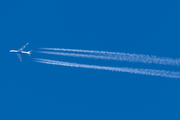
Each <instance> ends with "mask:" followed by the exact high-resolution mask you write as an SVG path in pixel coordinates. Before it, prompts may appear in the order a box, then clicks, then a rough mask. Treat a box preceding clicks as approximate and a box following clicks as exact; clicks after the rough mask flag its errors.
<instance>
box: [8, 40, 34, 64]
mask: <svg viewBox="0 0 180 120" xmlns="http://www.w3.org/2000/svg"><path fill="white" fill-rule="evenodd" d="M28 44H29V43H27V44H26V45H24V46H22V48H20V49H19V50H10V52H12V53H16V54H17V56H18V58H19V59H20V61H21V62H22V58H21V54H28V55H29V56H30V55H31V52H32V50H31V51H23V49H24V48H25V47H26V46H27V45H28Z"/></svg>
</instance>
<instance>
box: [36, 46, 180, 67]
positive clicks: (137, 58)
mask: <svg viewBox="0 0 180 120" xmlns="http://www.w3.org/2000/svg"><path fill="white" fill-rule="evenodd" d="M43 49H50V50H51V49H53V48H43ZM53 50H56V49H53ZM58 50H59V49H58ZM60 50H61V49H60ZM62 50H64V49H62ZM65 50H67V51H69V50H71V49H65ZM73 50H74V49H72V50H71V51H73ZM74 51H78V52H79V51H84V53H86V51H89V50H74ZM38 52H40V53H45V54H53V55H63V56H73V57H83V58H94V59H108V60H119V61H128V62H142V63H155V64H163V65H177V66H179V65H180V59H172V58H160V57H156V56H151V57H150V56H148V55H137V54H129V53H128V54H125V53H113V54H110V53H112V52H108V53H109V54H104V53H107V52H103V51H94V53H101V52H102V54H98V55H97V54H78V53H63V52H48V51H38ZM91 53H93V51H91Z"/></svg>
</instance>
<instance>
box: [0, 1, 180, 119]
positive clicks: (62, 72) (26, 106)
mask: <svg viewBox="0 0 180 120" xmlns="http://www.w3.org/2000/svg"><path fill="white" fill-rule="evenodd" d="M179 15H180V1H179V0H149V1H147V0H116V1H112V0H111V1H110V0H109V1H107V0H90V1H87V0H0V48H1V50H0V53H1V60H0V61H1V63H0V120H41V119H42V120H60V119H61V120H135V119H136V120H154V119H157V120H159V119H162V120H170V119H171V120H179V119H180V116H179V113H180V96H179V92H180V80H179V79H171V78H163V77H153V76H146V75H137V74H129V73H121V72H111V71H103V70H92V69H83V68H71V67H62V66H53V65H46V64H41V63H36V62H33V58H46V59H53V60H61V61H67V62H76V63H83V64H93V65H103V66H116V67H132V68H150V69H158V70H169V71H180V70H179V68H180V67H175V66H163V65H153V64H143V63H129V62H120V61H105V60H93V59H86V58H84V59H83V58H72V57H61V56H53V55H45V54H40V53H37V52H35V51H37V50H38V49H37V48H39V47H57V48H76V49H89V50H105V51H114V52H125V53H136V54H147V55H157V56H160V57H171V58H180V55H179V44H180V42H179V40H180V35H179V33H180V16H179ZM27 42H29V43H30V44H29V45H28V46H27V47H26V49H25V50H31V49H32V50H34V52H33V53H32V56H31V57H29V56H28V55H22V60H23V62H20V61H19V59H18V57H17V55H16V54H12V53H9V50H10V49H18V48H20V47H22V46H23V45H25V44H26V43H27Z"/></svg>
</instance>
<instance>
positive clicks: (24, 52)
mask: <svg viewBox="0 0 180 120" xmlns="http://www.w3.org/2000/svg"><path fill="white" fill-rule="evenodd" d="M10 52H12V53H19V54H31V52H30V51H28V52H27V51H19V50H10Z"/></svg>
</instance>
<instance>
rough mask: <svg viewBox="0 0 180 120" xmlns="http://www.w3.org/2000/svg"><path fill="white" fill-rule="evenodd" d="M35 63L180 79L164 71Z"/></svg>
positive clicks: (176, 73)
mask: <svg viewBox="0 0 180 120" xmlns="http://www.w3.org/2000/svg"><path fill="white" fill-rule="evenodd" d="M35 62H39V63H45V64H52V65H61V66H69V67H77V68H89V69H97V70H109V71H117V72H128V73H134V74H143V75H151V76H161V77H169V78H180V72H171V71H165V70H152V69H138V68H127V67H121V68H119V67H107V66H97V65H87V64H78V63H70V62H63V61H55V60H48V59H40V58H35Z"/></svg>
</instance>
